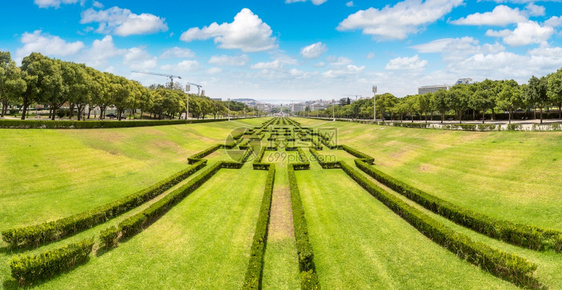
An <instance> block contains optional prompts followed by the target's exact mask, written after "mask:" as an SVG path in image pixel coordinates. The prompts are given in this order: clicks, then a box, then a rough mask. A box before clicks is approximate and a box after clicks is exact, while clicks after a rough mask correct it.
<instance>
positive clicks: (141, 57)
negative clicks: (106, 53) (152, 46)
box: [123, 47, 158, 70]
mask: <svg viewBox="0 0 562 290" xmlns="http://www.w3.org/2000/svg"><path fill="white" fill-rule="evenodd" d="M123 64H125V65H128V66H129V67H130V68H131V69H133V70H147V69H151V68H155V67H157V66H158V61H157V59H156V57H154V56H152V55H150V54H149V53H148V52H146V50H144V49H142V48H140V47H133V48H130V49H128V50H127V52H126V53H125V55H124V57H123Z"/></svg>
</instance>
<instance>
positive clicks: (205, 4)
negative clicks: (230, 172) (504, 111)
mask: <svg viewBox="0 0 562 290" xmlns="http://www.w3.org/2000/svg"><path fill="white" fill-rule="evenodd" d="M561 15H562V3H561V2H560V0H558V1H536V2H532V1H526V0H496V1H469V0H426V1H420V0H406V1H399V2H397V1H394V2H390V1H367V0H355V1H336V0H268V1H263V0H240V1H231V0H221V1H214V0H207V1H128V0H121V1H105V0H99V1H92V0H20V1H4V3H3V7H2V9H1V10H0V19H1V20H0V50H4V51H10V52H11V54H12V57H13V58H14V59H15V60H16V61H18V62H20V61H21V59H22V58H23V57H25V56H26V55H28V54H29V53H31V52H34V51H35V52H41V53H43V54H45V55H48V56H51V57H55V58H59V59H63V60H67V61H75V62H81V63H86V64H87V65H90V66H93V67H95V68H97V69H99V70H101V71H109V72H112V73H115V74H118V75H122V76H125V77H127V78H130V79H134V80H138V81H140V82H141V83H143V84H145V85H149V84H152V83H164V82H166V81H167V80H166V78H163V77H158V76H151V75H145V74H138V73H133V72H132V71H135V70H136V71H150V72H157V73H167V74H174V75H179V76H182V80H180V82H182V83H185V82H186V81H189V82H193V83H198V84H201V85H203V89H205V91H206V94H207V95H209V96H211V97H221V98H241V97H250V98H255V99H258V100H263V101H273V102H288V101H299V100H312V99H319V98H322V99H339V98H341V97H342V96H355V95H358V96H363V97H369V96H372V93H371V86H372V85H376V86H378V91H379V93H382V92H390V93H393V94H394V95H396V96H398V97H402V96H405V95H408V94H415V93H417V88H418V87H419V86H422V85H434V84H452V83H454V82H455V81H456V80H457V79H458V78H462V77H470V78H472V79H473V80H475V81H480V80H483V79H485V78H490V79H515V80H517V81H518V82H520V83H525V82H526V81H527V80H528V79H529V78H530V77H531V76H532V75H537V76H540V75H546V74H548V73H551V72H553V71H556V70H557V69H559V68H561V67H562V33H561V31H562V17H561Z"/></svg>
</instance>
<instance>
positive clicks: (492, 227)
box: [355, 160, 562, 250]
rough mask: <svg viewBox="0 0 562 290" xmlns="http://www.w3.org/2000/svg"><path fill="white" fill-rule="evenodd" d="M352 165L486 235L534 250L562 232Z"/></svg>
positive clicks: (549, 245) (358, 162)
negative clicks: (478, 210)
mask: <svg viewBox="0 0 562 290" xmlns="http://www.w3.org/2000/svg"><path fill="white" fill-rule="evenodd" d="M355 165H357V167H358V168H359V169H361V170H363V171H364V172H365V173H367V174H368V175H369V176H371V177H373V178H374V179H376V180H377V181H379V182H380V183H382V184H384V185H386V186H388V187H389V188H391V189H393V190H394V191H396V192H398V193H399V194H401V195H404V196H405V197H407V198H409V199H411V200H413V201H415V202H416V203H418V204H419V205H421V206H423V207H424V208H426V209H428V210H430V211H432V212H434V213H436V214H439V215H441V216H443V217H445V218H447V219H449V220H451V221H453V222H455V223H457V224H460V225H463V226H465V227H468V228H471V229H473V230H475V231H477V232H479V233H482V234H484V235H487V236H489V237H492V238H495V239H498V240H501V241H504V242H508V243H511V244H514V245H518V246H522V247H526V248H529V249H533V250H545V249H548V248H554V249H555V245H554V243H555V242H554V241H555V239H554V237H556V236H558V235H560V234H562V232H559V231H554V230H545V229H542V228H539V227H536V226H529V225H521V224H514V223H511V222H508V221H503V220H497V219H494V218H491V217H489V216H486V215H483V214H479V213H476V212H474V211H471V210H468V209H465V208H462V207H460V206H457V205H455V204H452V203H450V202H447V201H445V200H442V199H440V198H438V197H436V196H433V195H431V194H429V193H427V192H424V191H422V190H420V189H417V188H415V187H413V186H410V185H408V184H406V183H404V182H402V181H399V180H397V179H396V178H393V177H391V176H389V175H387V174H385V173H383V172H382V171H380V170H378V169H376V168H374V167H372V166H369V165H367V164H366V163H365V162H363V161H361V160H355Z"/></svg>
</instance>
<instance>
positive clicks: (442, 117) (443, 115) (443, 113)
mask: <svg viewBox="0 0 562 290" xmlns="http://www.w3.org/2000/svg"><path fill="white" fill-rule="evenodd" d="M443 121H445V111H441V124H443Z"/></svg>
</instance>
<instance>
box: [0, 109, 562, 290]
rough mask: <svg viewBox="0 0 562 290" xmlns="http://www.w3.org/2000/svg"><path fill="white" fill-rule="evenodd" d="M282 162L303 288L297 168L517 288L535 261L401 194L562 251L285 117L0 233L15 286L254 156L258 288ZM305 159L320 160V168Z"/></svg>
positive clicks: (307, 284)
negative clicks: (168, 171) (144, 181)
mask: <svg viewBox="0 0 562 290" xmlns="http://www.w3.org/2000/svg"><path fill="white" fill-rule="evenodd" d="M218 150H225V152H227V153H228V152H229V151H228V150H242V151H243V152H244V153H243V154H242V155H241V157H239V158H238V157H237V158H234V159H233V160H230V161H224V160H218V161H213V160H212V158H211V159H209V156H210V155H211V154H213V153H214V152H217V151H218ZM331 150H343V151H345V152H347V153H348V154H349V155H352V156H353V157H355V158H356V159H355V160H354V164H348V163H346V162H345V161H341V160H340V161H338V160H334V158H330V156H329V154H323V153H324V152H328V153H329V152H330V151H331ZM266 156H268V157H267V158H266ZM279 159H283V160H281V161H283V162H284V163H286V172H287V173H286V174H287V175H288V182H289V189H290V201H291V211H292V220H293V230H294V238H295V241H296V249H295V259H296V260H297V261H298V271H299V273H300V275H299V279H300V287H301V288H302V289H319V288H320V286H321V285H320V282H319V278H318V272H317V269H316V267H315V262H314V259H315V256H314V244H313V243H311V241H310V238H309V230H308V226H307V219H306V213H305V211H304V207H303V200H302V199H301V196H302V195H303V194H304V195H306V194H307V193H306V192H301V191H300V190H299V185H298V178H297V177H298V173H296V172H297V171H299V170H329V169H337V170H342V171H343V172H344V173H345V174H346V175H347V176H349V177H350V178H351V179H352V180H354V181H355V182H356V183H357V184H358V185H360V186H361V187H362V188H363V189H364V190H365V191H366V192H368V193H369V194H370V195H371V196H372V197H373V198H376V199H377V200H379V201H380V202H382V203H383V204H384V205H385V206H386V207H388V208H389V209H390V210H391V211H392V212H394V213H395V214H396V215H398V216H399V217H400V218H402V219H403V220H405V221H406V222H408V223H409V224H410V225H412V226H413V227H414V228H415V229H417V231H419V232H420V233H421V234H423V235H425V236H426V237H427V238H429V239H430V240H431V241H433V242H434V243H436V244H438V245H440V246H441V247H443V248H445V249H447V250H448V251H450V252H452V253H453V254H455V255H456V256H457V257H458V258H460V259H463V260H465V261H467V262H468V263H471V264H474V265H476V266H478V267H480V268H481V269H483V270H485V271H487V272H489V273H491V274H492V275H494V276H496V277H498V278H500V279H503V280H506V281H509V282H511V283H513V284H514V285H517V286H520V287H529V288H540V287H543V286H544V285H541V282H540V281H538V280H537V279H536V277H535V271H536V269H537V265H536V264H535V263H533V262H531V261H529V260H527V259H525V258H523V257H520V256H518V255H516V254H513V253H508V252H505V251H502V250H500V249H497V248H495V247H493V246H490V245H488V244H486V243H483V242H478V241H474V240H473V239H471V238H470V237H469V236H467V235H466V234H463V233H461V232H459V231H457V230H455V229H453V228H451V227H449V226H447V225H446V224H444V223H443V222H440V221H439V220H437V219H435V218H434V217H432V216H431V215H429V214H427V213H426V212H424V211H422V210H420V209H418V208H416V207H413V206H411V205H409V204H408V203H406V202H405V201H404V200H402V199H401V198H399V197H398V195H402V196H404V197H406V198H408V199H410V200H411V201H413V202H415V203H417V204H418V205H420V206H421V207H423V208H425V209H426V210H428V211H430V212H432V213H435V214H438V215H440V216H442V217H444V218H446V219H448V220H450V221H452V222H454V223H456V224H458V225H460V226H463V227H466V228H468V229H471V230H473V231H476V232H478V233H481V234H483V235H486V236H488V237H490V238H494V239H497V240H499V241H502V242H506V243H509V244H513V245H516V246H519V247H523V248H528V249H531V250H535V251H547V250H553V251H555V252H557V253H559V252H560V251H561V250H562V232H560V231H556V230H551V229H543V228H539V227H536V226H533V225H523V224H516V223H512V222H510V221H506V220H499V219H496V218H492V217H489V216H486V215H484V214H482V213H477V212H473V211H471V210H468V209H465V208H462V207H460V206H458V205H455V204H452V203H450V202H447V201H445V200H442V199H440V198H438V197H436V196H434V195H432V194H431V193H428V192H424V191H422V190H420V189H417V188H415V187H413V186H411V185H408V184H407V183H405V182H403V181H401V180H398V179H396V178H393V177H392V176H389V175H387V174H385V173H384V172H382V171H381V170H379V169H378V168H377V166H376V164H375V159H374V158H373V157H371V156H369V155H367V154H365V153H363V152H361V151H359V150H356V149H354V148H352V147H350V146H347V145H345V144H339V143H338V142H337V132H336V131H334V130H333V129H330V128H310V127H303V126H301V124H299V123H298V122H296V121H294V120H292V119H290V118H272V119H270V120H268V121H266V122H264V123H263V124H262V125H261V126H259V127H253V128H240V129H237V130H235V131H233V132H232V133H231V134H230V135H229V136H228V137H227V138H226V141H225V142H224V144H214V145H211V146H209V147H208V148H206V149H205V150H203V151H201V152H198V153H196V154H194V155H192V156H189V157H188V158H187V163H188V166H187V167H186V168H185V169H184V170H182V171H180V172H178V173H176V174H174V175H172V176H170V177H168V178H167V179H165V180H162V181H160V182H158V183H156V184H154V185H152V186H150V187H148V188H146V189H143V190H141V191H139V192H136V193H134V194H131V195H129V196H126V197H123V198H121V199H119V200H116V201H114V202H111V203H108V204H106V205H103V206H100V207H97V208H94V209H91V210H89V211H86V212H83V213H80V214H76V215H73V216H69V217H66V218H62V219H59V220H55V221H49V222H44V223H40V224H36V225H29V226H25V227H20V228H14V229H9V230H5V231H3V232H2V239H3V240H4V241H5V242H6V243H8V244H9V246H10V248H12V249H17V250H18V251H19V252H22V253H20V254H17V255H15V256H14V257H13V258H12V260H11V262H10V268H11V274H12V277H13V278H14V279H15V280H16V281H17V282H18V283H19V284H20V285H22V286H25V285H31V284H33V283H36V282H38V281H45V280H47V279H49V278H51V277H53V276H55V275H60V274H61V273H64V272H67V271H69V270H72V269H73V268H74V267H76V266H78V265H80V264H83V263H87V262H88V259H89V258H88V257H89V256H90V255H92V254H93V253H95V252H102V251H111V250H113V249H114V248H116V247H118V245H119V244H120V243H126V242H127V240H128V239H130V238H131V237H133V236H135V235H137V234H138V233H140V232H142V231H143V230H144V229H146V228H147V227H149V226H150V225H152V224H153V223H155V222H156V221H157V220H158V219H159V218H160V217H162V216H163V215H165V214H166V213H167V212H168V211H169V210H170V209H171V208H173V207H174V206H175V205H177V204H179V203H180V202H182V201H183V200H184V199H186V198H189V195H190V194H191V193H193V192H194V191H196V190H197V189H198V188H199V187H201V186H202V185H203V184H204V183H205V182H207V181H209V180H212V178H213V176H214V175H215V174H216V173H217V172H218V171H220V170H221V169H241V168H242V167H243V166H250V165H245V164H246V163H250V161H251V164H252V165H251V166H252V168H253V170H266V171H267V177H266V180H265V187H264V190H263V197H262V199H261V200H262V202H261V206H260V210H259V215H258V217H257V221H256V226H255V231H254V235H253V240H252V246H251V249H250V253H249V260H248V267H247V270H246V273H245V278H244V281H243V282H241V285H240V286H241V287H242V288H244V289H261V288H262V276H263V269H264V256H265V253H266V248H267V242H268V229H269V223H270V217H271V212H272V211H271V207H272V197H273V193H274V187H275V175H276V164H277V163H279ZM311 163H312V164H313V163H317V164H318V165H320V167H321V168H320V167H319V166H318V165H312V164H311ZM281 169H282V170H281ZM281 169H278V170H281V171H280V172H285V169H284V168H281ZM211 182H212V181H211ZM381 185H384V186H386V187H382V186H381ZM386 188H389V189H390V190H389V189H386ZM151 201H152V203H151V204H150V205H149V206H147V207H146V208H144V209H143V210H140V211H138V212H136V213H135V214H132V215H130V216H128V217H127V218H125V219H123V220H122V221H121V222H120V223H119V224H118V225H111V226H105V227H103V229H102V230H100V231H99V233H98V234H97V235H96V236H95V237H87V238H85V239H82V240H80V241H78V242H72V243H67V244H66V245H64V246H61V247H57V248H54V249H49V250H46V251H43V252H41V253H38V254H29V253H27V254H26V253H25V252H26V251H30V250H34V249H36V248H39V247H42V246H44V245H47V244H49V243H52V242H55V241H62V240H65V239H67V238H69V237H71V236H73V235H76V234H79V233H80V232H83V231H85V230H87V229H90V228H93V227H95V226H98V225H102V226H103V225H104V224H105V223H107V222H108V221H110V220H112V219H114V218H116V217H118V216H120V215H123V214H125V213H128V212H130V211H131V210H133V209H135V208H138V207H140V206H142V205H145V204H147V203H148V202H151ZM343 247H345V245H343ZM34 252H35V253H37V251H34Z"/></svg>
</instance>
